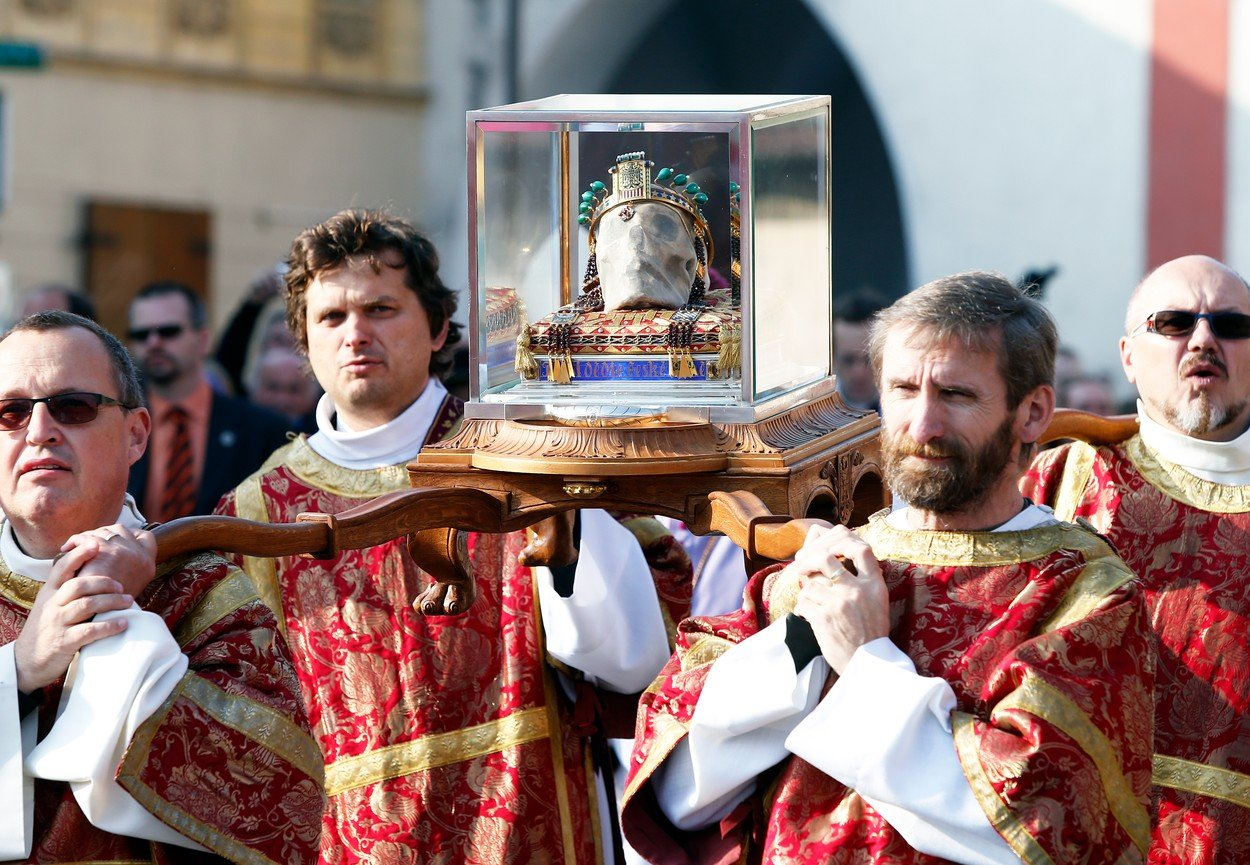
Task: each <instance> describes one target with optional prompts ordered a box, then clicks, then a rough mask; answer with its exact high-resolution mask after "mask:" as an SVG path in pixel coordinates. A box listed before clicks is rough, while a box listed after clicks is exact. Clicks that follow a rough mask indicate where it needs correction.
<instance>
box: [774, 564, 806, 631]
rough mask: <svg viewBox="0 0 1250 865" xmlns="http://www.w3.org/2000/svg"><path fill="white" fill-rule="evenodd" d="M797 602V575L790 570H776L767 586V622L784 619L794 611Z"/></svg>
mask: <svg viewBox="0 0 1250 865" xmlns="http://www.w3.org/2000/svg"><path fill="white" fill-rule="evenodd" d="M798 602H799V575H798V574H797V573H796V572H794V571H790V570H782V571H778V572H777V575H776V576H775V577H773V581H772V584H771V585H769V587H768V599H767V604H766V607H767V609H768V623H769V624H770V625H771V624H773V623H774V622H776V621H777V620H778V619H784V618H785V617H786V616H788V615H789V614H790V613H792V612H794V608H795V606H796V605H797V604H798Z"/></svg>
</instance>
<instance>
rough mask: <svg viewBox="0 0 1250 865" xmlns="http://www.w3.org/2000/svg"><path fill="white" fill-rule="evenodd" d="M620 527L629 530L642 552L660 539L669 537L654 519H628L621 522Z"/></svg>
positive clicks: (662, 525) (661, 524) (665, 530)
mask: <svg viewBox="0 0 1250 865" xmlns="http://www.w3.org/2000/svg"><path fill="white" fill-rule="evenodd" d="M621 525H623V526H624V527H625V528H627V529H629V531H630V534H632V535H633V536H634V538H635V540H637V541H638V544H639V546H641V547H642V548H643V549H644V550H645V549H646V548H647V547H649V546H651V545H652V544H654V543H655V542H656V541H658V540H660V539H661V538H665V537H669V536H670V533H669V530H668V529H666V528H664V524H663V523H662V522H660V521H659V520H657V519H656V518H655V517H630V518H629V519H626V520H621Z"/></svg>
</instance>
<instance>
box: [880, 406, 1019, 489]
mask: <svg viewBox="0 0 1250 865" xmlns="http://www.w3.org/2000/svg"><path fill="white" fill-rule="evenodd" d="M1013 422H1014V418H1013V417H1012V415H1010V414H1009V415H1008V416H1007V418H1006V419H1005V420H1004V421H1003V422H1002V423H1001V424H999V426H998V429H996V430H995V431H994V434H993V435H992V436H990V439H989V441H987V442H986V443H985V446H984V447H983V448H981V450H979V451H977V452H975V453H974V452H972V451H971V450H970V449H969V448H968V446H967V445H966V444H964V443H963V442H960V441H958V440H945V439H938V440H935V441H931V442H927V443H925V444H923V445H921V444H917V443H916V442H915V441H914V440H913V439H912V438H911V437H910V436H908V435H907V434H906V433H899V434H897V435H892V434H890V433H889V432H884V433H883V434H882V440H881V456H882V462H883V465H882V471H883V473H884V475H885V482H886V485H887V486H889V488H890V489H891V490H892V491H893V492H894V494H895V495H897V496H898V497H899V498H901V499H902V500H903V501H905V502H906V503H907V504H908V505H909V506H910V507H914V508H919V509H920V510H924V511H930V512H931V513H935V514H950V513H958V512H960V511H963V510H966V509H967V508H968V507H969V506H971V505H973V504H975V503H976V502H978V501H979V500H980V499H981V498H983V497H984V496H985V494H986V493H987V492H988V491H989V490H990V488H991V487H992V486H994V484H995V483H997V482H998V479H999V478H1000V477H1002V474H1003V470H1004V469H1005V468H1006V467H1007V463H1008V462H1009V461H1010V460H1011V452H1012V449H1013V448H1014V447H1015V444H1016V441H1017V439H1016V435H1015V431H1014V429H1013ZM910 456H921V457H945V458H946V462H944V463H942V464H940V465H933V466H914V465H911V464H909V463H908V461H907V458H908V457H910Z"/></svg>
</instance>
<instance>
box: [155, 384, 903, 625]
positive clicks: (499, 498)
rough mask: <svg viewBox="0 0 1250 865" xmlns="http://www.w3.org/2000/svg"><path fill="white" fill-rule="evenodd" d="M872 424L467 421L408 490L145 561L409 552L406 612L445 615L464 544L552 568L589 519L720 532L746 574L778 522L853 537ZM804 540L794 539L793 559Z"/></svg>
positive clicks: (209, 525) (464, 567)
mask: <svg viewBox="0 0 1250 865" xmlns="http://www.w3.org/2000/svg"><path fill="white" fill-rule="evenodd" d="M879 424H880V419H879V417H878V416H877V414H876V413H875V412H863V411H858V410H855V409H851V408H848V407H847V406H846V405H845V404H843V403H842V401H841V399H840V398H839V397H838V396H837V395H832V396H829V397H826V398H823V399H821V400H818V401H816V402H814V403H812V404H809V405H805V406H799V407H797V408H794V409H791V410H790V411H787V412H785V413H783V414H781V415H778V416H776V417H773V418H770V419H768V420H766V421H763V422H761V423H758V424H688V423H683V424H667V423H663V422H660V423H653V424H648V425H640V426H635V427H629V426H612V427H605V426H586V425H571V424H560V423H555V422H541V423H536V422H535V423H529V422H519V421H497V420H468V421H466V422H465V423H464V425H463V427H462V428H461V430H460V431H459V432H458V434H457V435H455V436H454V437H453V438H451V439H448V440H446V441H444V442H441V443H439V444H437V445H434V446H432V447H427V448H426V449H424V450H423V451H422V452H421V454H420V455H419V456H418V457H417V460H416V461H415V462H413V463H412V464H410V465H409V476H410V478H411V480H412V485H413V488H412V489H410V490H402V491H399V492H394V493H390V494H388V495H385V496H381V497H379V498H377V499H375V500H373V501H372V502H369V503H367V504H365V505H361V506H359V507H356V508H353V509H351V510H349V511H345V512H343V513H340V514H335V515H327V514H301V515H300V516H299V517H298V520H297V522H296V523H292V524H288V525H273V524H262V523H251V522H248V521H246V520H239V519H233V518H227V517H189V518H186V519H182V520H175V521H174V522H172V523H169V524H168V525H165V526H161V527H158V528H157V530H156V536H157V543H158V550H159V553H158V557H159V558H160V560H161V561H165V560H167V559H170V558H173V557H175V556H177V555H183V554H186V553H188V552H191V551H194V550H200V549H216V550H221V551H223V552H229V553H239V554H245V555H251V556H282V555H296V554H301V555H309V556H312V557H315V558H329V557H332V556H334V555H337V553H338V552H339V551H341V550H346V549H359V548H362V547H368V546H373V545H376V544H379V543H383V542H386V541H389V540H392V539H394V538H397V537H403V536H408V538H409V541H408V546H409V550H410V552H411V553H412V555H413V558H414V560H415V561H416V562H417V563H418V564H419V565H420V566H421V567H422V568H423V569H424V570H425V571H426V572H427V573H429V574H430V575H431V576H432V577H434V583H433V584H432V585H431V586H430V587H429V588H428V589H426V590H425V591H424V592H423V593H422V594H421V596H420V597H419V598H418V599H417V601H416V602H415V603H414V606H416V607H417V608H418V609H419V610H421V611H422V612H424V613H427V614H433V613H439V614H455V613H460V612H463V611H464V610H466V609H467V608H468V606H469V604H471V603H472V601H473V592H474V583H473V579H472V574H471V573H470V570H469V561H468V557H467V555H466V553H465V544H464V540H463V536H464V533H466V532H510V531H516V530H518V529H523V528H527V527H530V526H534V525H535V524H538V523H542V526H541V527H540V530H539V531H538V532H537V537H536V538H535V540H534V542H533V543H531V545H530V547H529V548H527V550H526V558H527V560H528V563H530V564H548V563H561V562H563V561H567V560H569V559H570V558H571V557H572V549H571V544H570V541H569V536H570V532H569V531H568V525H567V519H566V515H568V514H569V513H571V511H573V510H576V509H578V508H583V507H597V508H606V509H609V510H615V511H625V512H631V513H638V514H662V515H666V516H671V517H677V518H679V519H681V520H683V521H684V522H685V523H686V525H687V526H689V527H690V529H691V531H694V532H696V533H699V534H706V533H707V532H710V531H722V532H725V533H726V534H729V536H730V537H731V538H733V539H734V540H735V541H738V542H739V543H740V544H742V545H743V549H744V550H745V551H746V553H747V555H748V558H749V559H750V560H751V563H752V565H755V566H760V565H762V564H765V563H766V562H767V561H769V560H771V559H775V558H778V557H784V556H778V555H774V554H776V553H779V552H781V551H782V550H783V549H788V547H787V546H785V545H782V546H778V545H777V543H776V542H775V541H769V540H763V541H761V540H758V539H759V538H764V539H768V538H777V537H782V536H783V535H778V534H777V531H778V530H777V529H774V528H769V527H770V526H772V525H774V524H781V523H788V522H789V521H790V516H789V515H796V516H799V517H802V518H810V519H824V520H827V521H829V522H842V523H855V522H861V521H863V520H865V519H866V518H867V516H868V515H869V514H871V513H872V512H874V511H876V510H879V509H880V508H882V507H884V506H886V505H888V504H889V494H888V492H887V491H886V489H885V487H884V485H883V483H882V482H881V469H880V466H879V459H880V458H879V448H878V442H877V436H878V430H879ZM774 514H781V515H786V516H773V515H774ZM805 525H806V523H802V522H799V523H795V526H798V527H800V528H796V529H794V530H793V531H799V536H797V537H798V543H801V542H802V539H801V534H802V533H803V532H805V531H806V529H805V528H803V527H804V526H805ZM800 529H801V530H800ZM784 536H785V537H789V538H790V540H793V539H794V537H792V536H791V535H784ZM795 549H797V546H795ZM792 552H793V550H791V551H790V553H786V554H785V555H789V554H791V553H792Z"/></svg>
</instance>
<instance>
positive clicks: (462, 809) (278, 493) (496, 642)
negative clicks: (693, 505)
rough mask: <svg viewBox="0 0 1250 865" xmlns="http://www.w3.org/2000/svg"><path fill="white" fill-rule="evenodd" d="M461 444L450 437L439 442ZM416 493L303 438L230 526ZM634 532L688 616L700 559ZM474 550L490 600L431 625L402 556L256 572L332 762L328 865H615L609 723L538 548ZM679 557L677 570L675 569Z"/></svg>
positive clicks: (253, 489)
mask: <svg viewBox="0 0 1250 865" xmlns="http://www.w3.org/2000/svg"><path fill="white" fill-rule="evenodd" d="M446 405H450V401H449V402H448V403H447V404H445V408H446ZM445 416H446V412H444V417H445ZM449 428H450V425H449V424H441V423H438V422H436V423H435V429H434V430H433V431H432V432H431V435H430V437H429V440H433V439H435V438H437V437H438V436H440V435H442V434H445V433H446V432H447V431H448V429H449ZM407 487H408V477H407V471H406V469H405V467H404V466H403V465H396V466H388V467H384V468H380V469H370V470H351V469H346V468H343V467H340V466H338V465H336V464H335V463H333V462H331V461H329V460H327V459H325V458H324V457H321V456H320V455H318V454H317V453H316V452H315V451H313V450H312V448H311V447H309V445H308V443H307V440H306V439H304V438H300V439H297V440H295V441H293V442H292V443H291V444H290V445H288V446H287V447H285V448H282V449H280V450H279V451H277V452H276V453H275V454H274V456H273V457H272V458H271V459H270V460H269V461H268V462H267V463H266V465H265V466H264V467H262V469H261V470H260V471H259V472H258V473H257V474H256V475H253V476H252V477H251V478H249V479H248V480H247V481H245V482H244V483H243V484H241V485H240V486H239V488H238V489H236V490H235V491H234V493H232V494H230V495H228V496H227V497H226V498H224V499H223V500H222V503H221V506H220V507H219V508H218V510H219V512H221V513H227V514H233V515H238V516H241V517H245V518H248V519H259V520H263V521H267V522H275V523H277V522H293V521H294V520H295V517H296V516H297V515H298V514H300V513H303V512H306V511H318V512H322V513H331V514H333V513H338V512H341V511H343V510H346V509H348V508H351V507H355V506H356V505H359V504H361V503H362V501H365V500H368V499H371V498H373V497H375V496H378V495H381V494H383V493H386V492H391V491H393V490H399V489H405V488H407ZM626 525H627V526H628V527H629V528H631V530H632V531H633V532H634V534H635V536H636V537H638V539H639V540H640V542H641V543H642V544H643V548H644V551H645V552H646V553H647V558H648V560H649V561H650V562H652V563H653V568H652V576H653V577H654V578H655V580H656V589H657V591H658V593H659V595H660V598H661V600H662V601H664V602H667V604H668V609H667V611H666V614H667V615H669V616H671V617H672V618H674V620H676V619H677V618H680V616H681V614H682V610H683V604H684V605H685V608H686V609H688V604H689V568H688V561H687V560H686V559H685V557H684V554H681V553H680V549H679V548H678V547H677V545H676V542H675V541H673V539H672V537H671V536H669V535H668V534H667V533H666V532H663V530H662V529H661V528H660V527H659V525H658V523H656V522H655V521H654V520H653V519H650V518H644V519H636V520H633V521H630V522H627V523H626ZM468 542H469V554H470V558H471V559H472V561H473V567H474V575H475V579H476V583H477V599H476V601H475V602H474V604H473V606H472V607H471V608H470V610H469V612H468V613H466V614H464V615H462V616H454V617H441V616H431V617H426V616H422V615H420V614H418V613H417V612H415V611H414V610H413V608H412V602H413V600H414V599H415V598H416V597H417V594H418V592H419V591H420V590H421V589H422V588H424V586H425V584H426V582H427V581H428V579H429V578H428V577H427V576H425V575H424V574H422V572H421V571H420V570H419V569H418V568H417V567H416V565H415V564H414V563H413V561H412V558H411V556H410V555H409V553H408V551H407V548H406V546H405V544H404V543H403V541H402V540H400V541H392V542H389V543H386V544H382V545H380V546H377V547H373V548H370V549H365V550H354V551H347V552H344V553H342V554H340V555H339V556H337V557H335V558H334V559H332V560H328V561H314V560H309V559H302V558H295V557H285V558H280V559H277V560H273V559H247V560H246V561H245V563H244V567H245V568H246V569H247V571H248V572H249V573H250V574H251V575H252V577H253V580H254V581H255V582H256V584H257V586H258V588H259V591H260V593H261V594H262V596H263V597H265V599H266V601H267V602H268V603H269V604H270V605H271V606H272V607H273V608H274V609H275V610H280V611H281V614H282V615H281V618H282V620H283V624H284V627H285V628H286V633H287V637H288V640H289V642H290V645H291V649H292V652H293V654H294V656H295V663H296V667H297V669H298V670H299V675H300V681H301V685H302V688H303V693H304V699H305V700H306V702H307V707H308V712H309V717H310V719H311V721H312V724H313V728H314V731H315V734H316V736H317V738H318V740H319V742H320V744H321V748H322V751H323V753H324V757H325V764H326V773H325V783H326V793H327V797H328V803H329V804H328V807H327V811H326V816H325V825H324V833H323V837H322V851H321V857H322V861H323V862H325V863H335V865H338V863H359V862H369V863H379V865H382V863H385V865H397V863H413V862H463V863H483V865H485V863H492V865H494V863H528V862H551V863H567V865H581V863H588V862H595V861H598V860H599V859H600V858H601V851H602V847H601V843H600V841H601V833H602V832H605V831H607V827H601V826H600V825H599V812H598V805H597V801H596V796H595V792H594V791H595V784H594V775H595V772H596V768H595V766H594V765H593V761H592V754H591V749H590V743H591V739H590V733H591V732H592V730H591V727H590V726H587V725H586V724H584V723H582V722H583V721H593V717H594V716H593V712H591V713H590V714H589V715H587V714H586V709H587V708H588V707H586V706H582V705H581V704H580V703H579V704H578V706H577V709H578V710H580V711H577V712H576V713H575V711H574V706H573V705H571V704H570V701H569V700H567V699H566V698H565V696H564V693H563V692H562V691H561V689H560V686H559V683H558V681H557V679H556V677H555V675H554V671H553V669H552V667H551V666H550V664H549V663H548V658H547V656H546V653H545V650H544V636H543V632H542V627H541V619H540V616H539V609H538V602H537V591H536V586H535V582H534V579H533V577H532V573H531V570H530V569H529V568H527V567H523V566H521V565H519V564H518V563H517V555H518V553H519V552H520V551H521V549H522V548H523V546H524V544H525V537H524V534H523V533H519V532H518V533H512V534H508V535H486V534H474V535H470V536H469V539H468ZM674 554H677V556H678V560H676V561H677V565H678V566H677V567H674V568H673V569H671V570H666V569H665V568H664V567H663V566H662V565H659V566H657V563H662V562H664V561H667V560H670V559H671V557H672V556H673V555H674ZM683 566H684V567H683ZM683 592H684V599H683ZM632 707H633V704H631V711H632Z"/></svg>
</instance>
